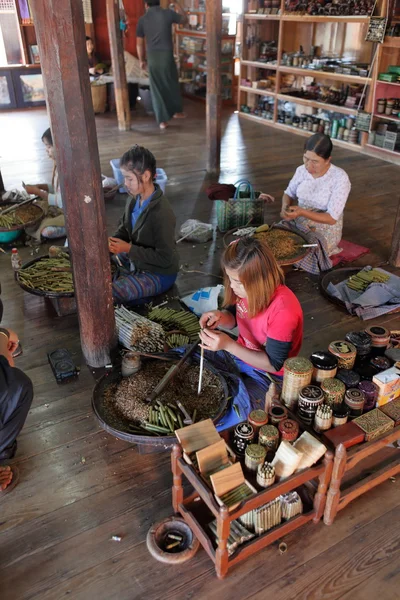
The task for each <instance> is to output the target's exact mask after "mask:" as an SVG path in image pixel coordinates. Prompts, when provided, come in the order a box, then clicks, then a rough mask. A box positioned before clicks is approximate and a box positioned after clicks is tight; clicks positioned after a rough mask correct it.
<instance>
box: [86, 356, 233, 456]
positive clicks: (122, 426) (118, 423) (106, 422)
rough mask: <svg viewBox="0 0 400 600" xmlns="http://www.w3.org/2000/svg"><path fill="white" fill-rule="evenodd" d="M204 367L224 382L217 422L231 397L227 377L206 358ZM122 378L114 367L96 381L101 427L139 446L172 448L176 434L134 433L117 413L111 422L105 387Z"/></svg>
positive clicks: (94, 396) (94, 398)
mask: <svg viewBox="0 0 400 600" xmlns="http://www.w3.org/2000/svg"><path fill="white" fill-rule="evenodd" d="M142 360H152V359H151V358H149V359H142ZM193 362H198V360H197V359H196V357H193V358H192V359H191V360H188V361H187V364H190V363H193ZM168 364H172V362H171V361H169V362H168ZM185 364H186V363H185ZM204 367H207V369H209V370H210V371H212V372H213V373H214V375H217V376H218V378H219V379H220V381H221V383H222V388H223V398H222V400H221V404H220V407H219V410H218V412H217V413H216V414H215V415H214V416H213V417H212V420H213V422H214V423H216V422H217V421H218V420H219V419H220V418H221V416H222V415H223V414H224V412H225V410H226V407H227V404H228V397H229V390H228V385H227V383H226V381H225V379H224V378H223V377H222V375H221V374H220V373H219V372H218V371H217V370H216V369H215V368H214V367H213V365H212V364H210V363H209V362H208V360H206V359H205V360H204ZM121 379H122V375H121V372H120V370H119V369H114V370H113V371H111V372H110V373H107V375H104V376H103V377H101V379H99V381H98V382H97V383H96V385H95V387H94V389H93V394H92V408H93V412H94V414H95V416H96V418H97V420H98V422H99V424H100V425H101V427H102V428H103V429H104V430H105V431H107V432H108V433H111V434H112V435H114V436H115V437H117V438H119V439H120V440H124V441H125V442H131V443H132V444H138V445H139V446H142V445H143V446H152V447H154V448H156V447H159V448H160V447H162V448H164V449H167V448H171V447H172V446H173V445H174V444H176V437H175V436H174V435H169V436H160V437H155V436H151V435H137V434H134V433H132V432H130V430H129V423H130V421H128V420H127V419H124V418H123V417H120V416H119V415H115V416H114V417H113V419H112V423H111V422H110V419H109V415H106V414H105V411H104V405H103V394H104V391H105V389H106V388H107V387H108V386H109V385H111V384H112V383H117V382H119V381H121Z"/></svg>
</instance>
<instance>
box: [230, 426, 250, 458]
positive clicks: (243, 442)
mask: <svg viewBox="0 0 400 600" xmlns="http://www.w3.org/2000/svg"><path fill="white" fill-rule="evenodd" d="M253 440H254V429H253V426H252V425H250V423H238V425H236V427H235V431H234V434H233V442H232V445H233V450H234V451H235V453H236V454H239V455H242V456H243V455H244V453H245V451H246V448H247V446H248V445H249V444H251V443H252V441H253Z"/></svg>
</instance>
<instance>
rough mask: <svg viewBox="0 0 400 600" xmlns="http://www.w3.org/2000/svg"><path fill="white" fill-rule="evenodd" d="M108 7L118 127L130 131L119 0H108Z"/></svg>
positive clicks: (129, 111)
mask: <svg viewBox="0 0 400 600" xmlns="http://www.w3.org/2000/svg"><path fill="white" fill-rule="evenodd" d="M106 8H107V26H108V36H109V38H110V50H111V62H112V67H113V76H114V93H115V104H116V107H117V119H118V129H120V130H121V131H129V130H130V128H131V110H130V107H129V95H128V84H127V82H126V71H125V57H124V46H123V43H122V34H121V29H120V27H119V21H120V18H119V2H118V0H106Z"/></svg>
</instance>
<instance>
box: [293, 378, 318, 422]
mask: <svg viewBox="0 0 400 600" xmlns="http://www.w3.org/2000/svg"><path fill="white" fill-rule="evenodd" d="M323 403H324V393H323V391H322V390H321V388H320V387H318V386H317V385H306V386H305V387H303V389H302V390H301V391H300V394H299V406H298V410H297V414H298V415H299V417H300V419H301V420H302V421H304V423H307V424H308V425H312V423H313V421H314V416H315V413H316V412H317V408H318V406H320V405H321V404H323Z"/></svg>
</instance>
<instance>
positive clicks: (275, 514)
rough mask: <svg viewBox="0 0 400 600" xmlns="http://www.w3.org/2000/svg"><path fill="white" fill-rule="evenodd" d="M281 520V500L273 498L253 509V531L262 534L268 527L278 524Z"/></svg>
mask: <svg viewBox="0 0 400 600" xmlns="http://www.w3.org/2000/svg"><path fill="white" fill-rule="evenodd" d="M281 521H282V511H281V500H280V498H275V500H271V502H268V503H267V504H264V505H263V506H260V507H259V508H256V509H255V510H254V531H255V532H256V534H257V535H262V534H263V533H265V532H266V531H268V530H269V529H272V528H273V527H276V526H277V525H280V523H281Z"/></svg>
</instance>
